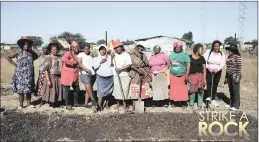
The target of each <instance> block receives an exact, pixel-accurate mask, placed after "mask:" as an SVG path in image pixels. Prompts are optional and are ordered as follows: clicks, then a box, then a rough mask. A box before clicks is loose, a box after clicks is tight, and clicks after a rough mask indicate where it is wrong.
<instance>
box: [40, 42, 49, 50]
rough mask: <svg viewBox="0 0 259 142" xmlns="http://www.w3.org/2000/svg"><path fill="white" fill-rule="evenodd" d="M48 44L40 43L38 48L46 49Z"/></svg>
mask: <svg viewBox="0 0 259 142" xmlns="http://www.w3.org/2000/svg"><path fill="white" fill-rule="evenodd" d="M48 45H49V44H48V43H42V45H41V46H40V48H41V49H42V48H48Z"/></svg>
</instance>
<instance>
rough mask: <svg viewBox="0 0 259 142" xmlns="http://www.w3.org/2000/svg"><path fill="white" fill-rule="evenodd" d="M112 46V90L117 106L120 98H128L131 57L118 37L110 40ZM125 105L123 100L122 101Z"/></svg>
mask: <svg viewBox="0 0 259 142" xmlns="http://www.w3.org/2000/svg"><path fill="white" fill-rule="evenodd" d="M112 46H113V48H114V50H115V53H114V52H112V53H111V60H112V64H114V69H113V76H114V90H113V94H112V95H113V96H114V98H115V99H116V100H117V107H116V109H118V108H119V107H120V101H121V100H129V90H130V89H129V88H130V80H131V79H130V76H129V70H130V68H131V64H132V61H131V57H130V55H129V53H127V52H125V50H124V46H123V43H122V42H120V40H119V39H117V40H113V41H112ZM123 105H124V107H126V103H125V101H123Z"/></svg>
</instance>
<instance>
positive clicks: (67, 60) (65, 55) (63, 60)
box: [61, 51, 76, 66]
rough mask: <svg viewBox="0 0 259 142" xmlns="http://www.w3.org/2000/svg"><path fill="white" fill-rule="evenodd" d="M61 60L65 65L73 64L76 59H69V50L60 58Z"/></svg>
mask: <svg viewBox="0 0 259 142" xmlns="http://www.w3.org/2000/svg"><path fill="white" fill-rule="evenodd" d="M61 61H62V62H64V63H65V64H67V65H70V66H73V65H74V64H76V61H74V60H73V59H70V52H69V51H67V52H66V53H65V54H64V56H63V57H62V58H61Z"/></svg>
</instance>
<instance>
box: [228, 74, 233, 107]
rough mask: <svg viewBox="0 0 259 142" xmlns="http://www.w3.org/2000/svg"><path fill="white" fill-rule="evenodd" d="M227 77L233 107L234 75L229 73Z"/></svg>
mask: <svg viewBox="0 0 259 142" xmlns="http://www.w3.org/2000/svg"><path fill="white" fill-rule="evenodd" d="M227 79H228V89H229V93H230V100H229V106H230V107H233V103H234V89H233V80H232V75H228V76H227Z"/></svg>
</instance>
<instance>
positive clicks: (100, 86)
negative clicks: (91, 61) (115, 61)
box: [96, 45, 114, 110]
mask: <svg viewBox="0 0 259 142" xmlns="http://www.w3.org/2000/svg"><path fill="white" fill-rule="evenodd" d="M99 53H100V54H99V55H98V57H97V58H96V60H97V68H96V74H97V81H96V82H97V97H98V106H99V108H100V109H101V110H102V109H103V105H102V102H103V98H107V97H108V96H110V95H111V94H112V91H113V86H114V83H113V72H112V66H111V56H110V55H108V53H107V52H106V46H105V45H100V46H99ZM106 100H107V101H106V107H108V105H109V99H106Z"/></svg>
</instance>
